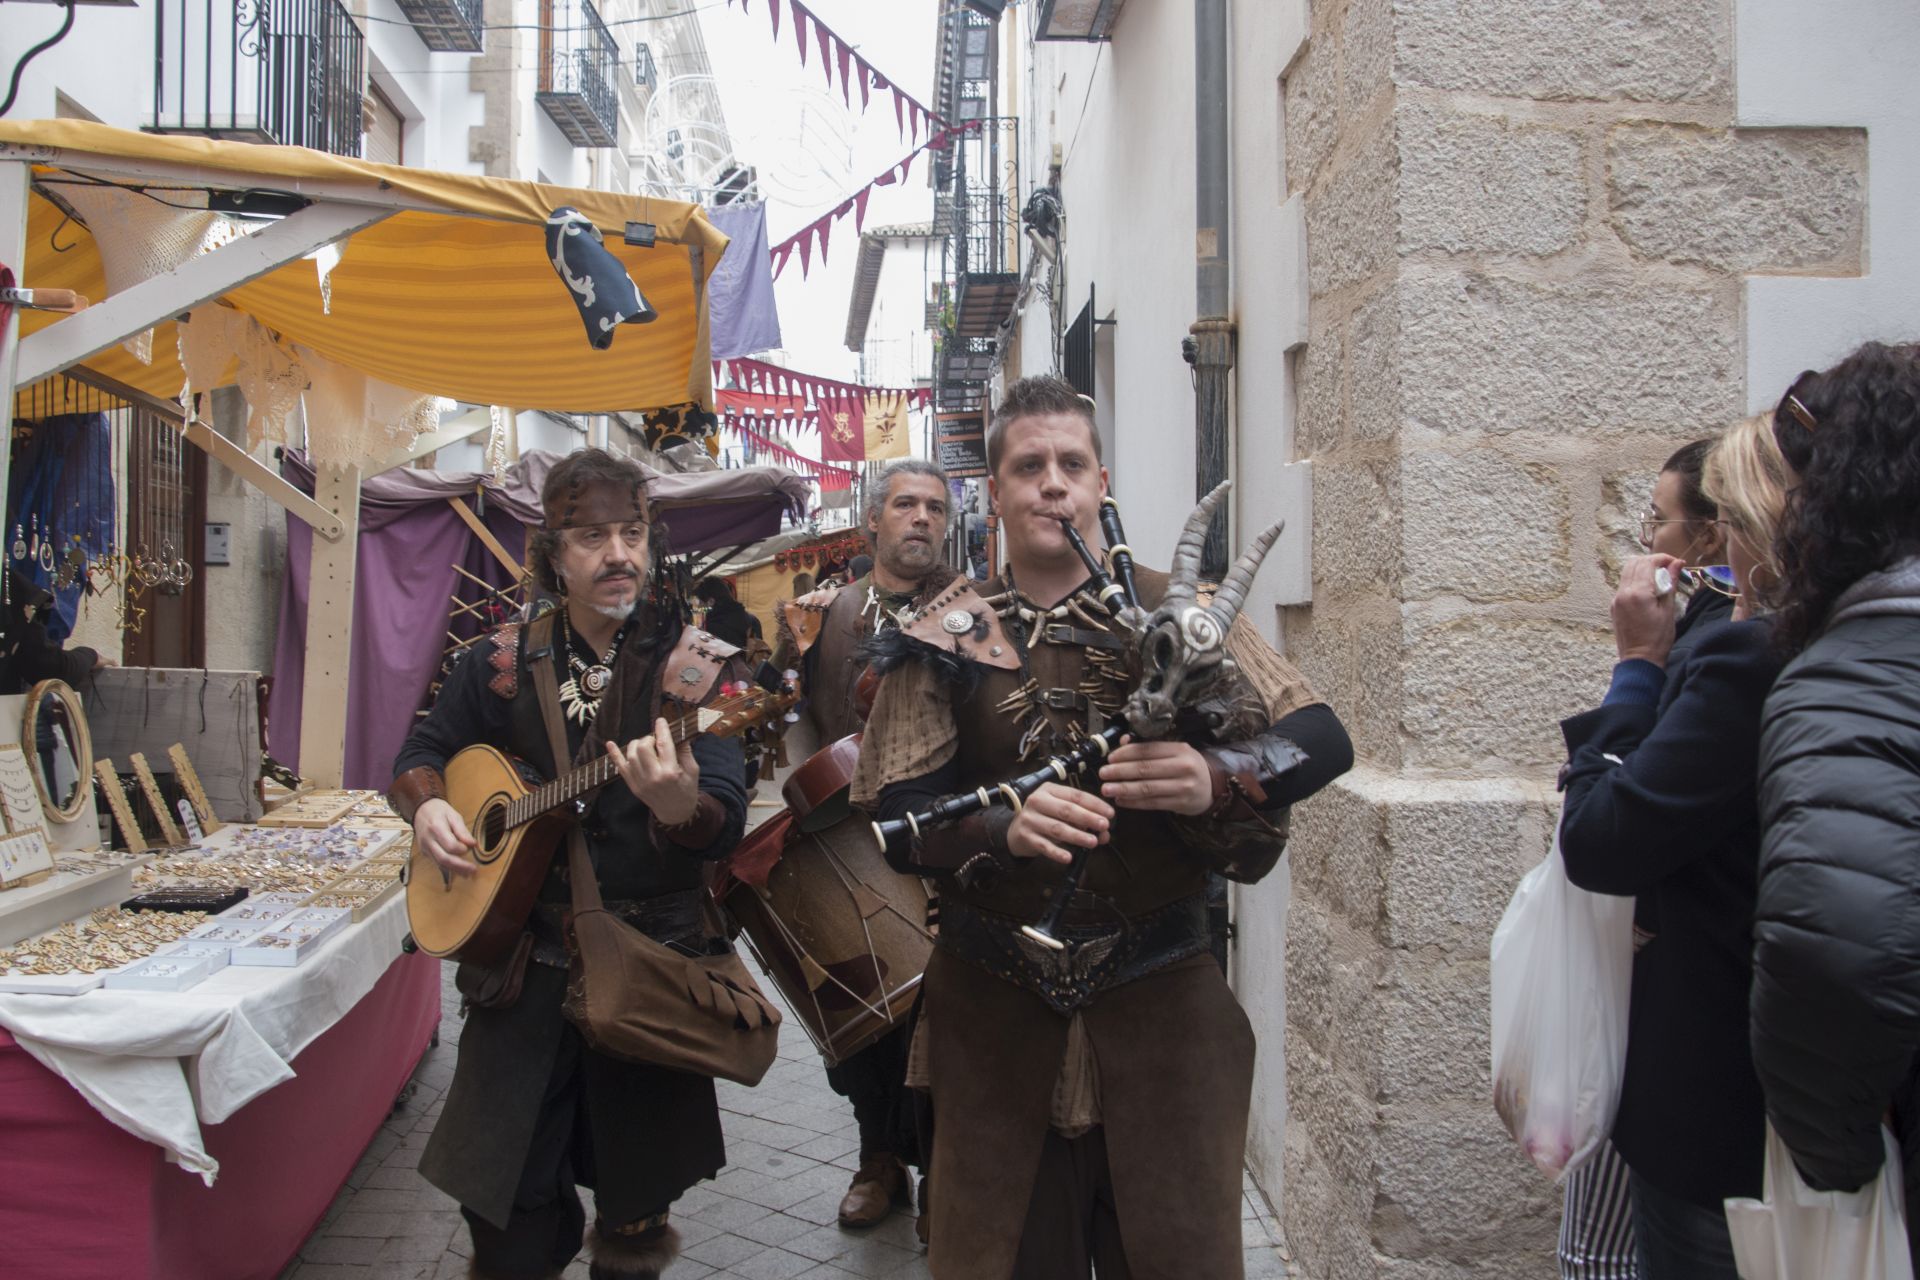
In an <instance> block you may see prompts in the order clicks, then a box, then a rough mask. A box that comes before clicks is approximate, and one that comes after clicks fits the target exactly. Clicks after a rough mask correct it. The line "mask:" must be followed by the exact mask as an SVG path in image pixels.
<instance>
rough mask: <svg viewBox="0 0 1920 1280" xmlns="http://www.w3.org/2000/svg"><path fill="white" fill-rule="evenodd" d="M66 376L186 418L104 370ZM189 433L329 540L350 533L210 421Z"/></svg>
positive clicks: (189, 426)
mask: <svg viewBox="0 0 1920 1280" xmlns="http://www.w3.org/2000/svg"><path fill="white" fill-rule="evenodd" d="M66 376H67V377H69V378H71V379H73V380H74V381H75V382H84V383H86V384H87V385H88V386H90V387H97V388H99V389H100V390H101V391H104V392H106V393H107V394H108V395H111V396H118V397H120V399H122V400H125V401H126V402H127V403H129V404H138V405H144V406H145V407H146V408H148V409H151V410H152V411H153V412H155V413H158V414H163V415H165V416H166V417H168V418H171V419H172V420H173V421H175V422H180V421H182V420H183V419H182V415H181V413H180V406H179V405H178V404H177V403H175V402H174V401H172V400H162V399H161V398H160V397H159V396H156V395H149V394H148V393H147V392H145V391H142V390H141V389H140V388H138V387H130V386H128V385H127V384H126V383H124V382H121V381H120V380H119V379H117V378H109V377H108V376H107V375H106V374H104V373H95V372H94V371H93V370H91V369H89V368H87V367H86V366H84V365H76V366H74V367H73V368H71V369H68V370H66ZM186 435H187V442H188V443H189V444H192V445H193V446H195V447H196V448H198V449H200V450H202V451H203V452H205V453H208V454H211V455H212V456H213V457H214V458H215V459H216V460H218V461H219V463H220V464H221V465H222V466H224V467H225V468H226V469H227V470H229V471H231V472H233V474H235V475H236V476H239V477H240V478H241V479H242V480H244V481H246V482H247V483H248V484H250V485H252V486H253V487H254V488H256V489H258V490H259V491H260V492H261V493H263V494H265V495H266V496H267V497H268V498H269V499H271V500H272V501H273V502H275V503H278V504H279V505H280V506H282V507H285V508H286V509H287V510H288V511H289V512H291V513H293V514H294V515H296V516H298V517H299V518H300V519H302V520H304V521H306V522H307V524H309V525H311V526H312V527H313V531H314V532H315V533H317V534H319V535H320V536H321V537H323V538H325V539H327V541H329V542H335V541H338V540H339V538H340V536H341V535H342V534H344V533H345V532H346V527H345V526H344V525H342V524H341V523H340V521H339V520H338V519H336V518H335V517H334V514H333V513H332V512H331V511H328V510H327V509H326V508H325V507H323V506H321V505H320V504H319V503H317V502H315V501H314V500H313V499H312V498H309V497H308V496H307V495H306V494H304V493H302V492H301V491H300V489H299V487H298V486H296V485H293V484H290V483H288V482H287V481H286V480H285V479H284V478H283V477H282V476H281V475H280V473H279V472H277V471H275V470H274V469H273V468H272V467H269V466H268V465H267V464H266V463H264V462H261V461H260V460H259V459H258V458H255V457H254V456H253V455H252V454H250V453H248V452H247V451H246V450H245V449H242V448H241V447H240V446H239V445H237V444H235V443H234V442H233V441H231V440H229V439H227V438H226V437H225V436H223V435H221V434H220V433H219V432H218V431H215V430H214V429H213V428H212V427H210V426H208V425H207V424H206V423H204V422H201V421H199V420H198V419H195V420H194V421H192V422H189V423H186Z"/></svg>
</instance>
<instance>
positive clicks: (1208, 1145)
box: [923, 948, 1254, 1280]
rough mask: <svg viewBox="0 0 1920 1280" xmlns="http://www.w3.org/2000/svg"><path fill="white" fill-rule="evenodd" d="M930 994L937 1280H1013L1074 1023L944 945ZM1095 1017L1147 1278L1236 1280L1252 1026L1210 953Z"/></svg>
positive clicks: (1092, 1029)
mask: <svg viewBox="0 0 1920 1280" xmlns="http://www.w3.org/2000/svg"><path fill="white" fill-rule="evenodd" d="M923 990H924V992H925V1000H926V1010H927V1015H928V1017H927V1027H926V1045H925V1050H926V1054H927V1076H928V1080H929V1083H930V1085H931V1089H932V1093H933V1111H934V1125H933V1131H934V1133H933V1159H932V1165H931V1168H930V1170H929V1173H930V1175H931V1177H932V1180H933V1188H934V1189H933V1193H932V1197H931V1199H932V1206H931V1207H932V1212H933V1223H932V1228H933V1231H932V1251H931V1255H930V1257H929V1259H928V1262H929V1265H930V1268H931V1270H932V1271H933V1274H934V1275H935V1276H937V1277H939V1280H1007V1277H1008V1276H1010V1275H1011V1274H1012V1272H1013V1265H1014V1257H1015V1253H1016V1250H1017V1249H1018V1246H1019V1241H1020V1233H1021V1230H1022V1227H1023V1226H1024V1224H1025V1221H1026V1215H1027V1204H1028V1201H1029V1200H1030V1199H1031V1197H1032V1194H1033V1179H1034V1175H1035V1170H1036V1168H1037V1166H1038V1164H1039V1161H1040V1151H1041V1147H1042V1145H1043V1143H1044V1141H1045V1138H1046V1133H1047V1126H1048V1116H1049V1113H1050V1110H1051V1104H1052V1099H1053V1091H1054V1085H1055V1082H1056V1080H1057V1079H1058V1077H1059V1074H1060V1063H1061V1059H1062V1057H1063V1056H1064V1055H1065V1053H1066V1047H1067V1028H1068V1020H1067V1019H1066V1018H1064V1017H1062V1016H1060V1015H1059V1014H1057V1013H1055V1012H1054V1011H1053V1010H1052V1009H1050V1008H1048V1007H1047V1005H1046V1004H1045V1003H1044V1002H1042V1001H1041V1000H1040V999H1039V998H1038V997H1036V996H1034V995H1031V994H1030V993H1028V992H1027V991H1025V990H1022V989H1021V988H1019V987H1016V986H1014V985H1012V984H1011V983H1007V982H1003V981H1001V980H1000V979H998V978H995V977H992V976H991V975H989V974H987V973H985V972H983V971H981V970H979V969H976V968H974V967H972V966H971V965H968V964H967V963H966V962H964V961H961V960H956V959H955V958H954V957H952V956H951V955H948V954H946V953H944V952H942V951H940V950H939V949H937V948H936V949H935V951H934V954H933V959H932V962H931V963H930V964H929V965H928V966H927V973H926V978H925V982H924V987H923ZM1082 1015H1083V1017H1084V1019H1085V1027H1086V1031H1087V1034H1088V1037H1089V1039H1090V1041H1091V1044H1092V1049H1093V1056H1094V1060H1095V1063H1096V1069H1097V1071H1098V1073H1099V1096H1100V1105H1101V1111H1102V1113H1103V1117H1104V1123H1105V1130H1106V1144H1107V1154H1108V1160H1109V1162H1110V1165H1111V1168H1112V1175H1113V1190H1114V1199H1115V1202H1116V1205H1117V1208H1118V1216H1119V1220H1120V1234H1121V1239H1122V1241H1123V1243H1124V1245H1125V1248H1126V1255H1127V1263H1128V1266H1129V1267H1130V1268H1131V1270H1132V1273H1133V1276H1134V1278H1135V1280H1176V1278H1177V1280H1189V1278H1190V1277H1194V1276H1206V1277H1208V1278H1209V1280H1236V1278H1237V1277H1239V1276H1240V1275H1241V1274H1242V1267H1241V1263H1242V1255H1241V1251H1240V1195H1241V1191H1240V1188H1241V1169H1242V1166H1243V1162H1244V1159H1245V1151H1246V1138H1247V1109H1248V1106H1249V1103H1250V1101H1251V1097H1252V1091H1253V1053H1254V1039H1253V1029H1252V1027H1251V1026H1249V1025H1248V1022H1247V1017H1246V1014H1245V1013H1244V1012H1243V1011H1242V1010H1241V1008H1240V1006H1239V1004H1238V1003H1237V1002H1236V1001H1235V1000H1234V998H1233V993H1232V991H1230V990H1229V989H1228V987H1227V984H1226V981H1225V979H1223V978H1222V977H1221V976H1220V970H1219V968H1218V966H1216V965H1215V964H1214V961H1213V959H1212V957H1211V956H1195V957H1193V958H1192V959H1189V960H1183V961H1181V962H1179V963H1178V964H1174V965H1171V966H1169V967H1167V968H1165V969H1162V970H1161V971H1159V972H1158V973H1154V974H1150V975H1148V976H1147V977H1145V978H1141V979H1139V980H1138V981H1135V982H1130V983H1127V984H1126V985H1124V986H1120V987H1116V988H1114V989H1112V990H1110V991H1106V992H1103V993H1102V994H1101V995H1100V997H1099V998H1098V999H1097V1000H1095V1001H1094V1003H1093V1004H1091V1005H1089V1006H1088V1007H1087V1008H1085V1009H1084V1010H1083V1011H1082ZM1061 1228H1062V1229H1072V1228H1071V1226H1070V1225H1069V1224H1064V1223H1063V1224H1061Z"/></svg>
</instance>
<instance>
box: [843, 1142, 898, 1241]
mask: <svg viewBox="0 0 1920 1280" xmlns="http://www.w3.org/2000/svg"><path fill="white" fill-rule="evenodd" d="M912 1203H913V1179H912V1178H911V1177H910V1176H909V1175H908V1173H907V1167H906V1166H905V1165H903V1164H901V1163H900V1162H899V1161H898V1160H896V1159H895V1158H894V1157H893V1156H891V1155H888V1154H886V1153H884V1152H883V1153H881V1154H879V1155H867V1156H862V1157H861V1158H860V1171H859V1172H858V1173H856V1174H854V1175H853V1185H851V1186H849V1187H848V1188H847V1194H846V1196H845V1197H844V1198H842V1199H841V1201H840V1225H841V1226H843V1227H877V1226H879V1225H880V1224H881V1223H882V1222H885V1221H886V1218H887V1215H888V1214H889V1213H891V1212H892V1211H893V1209H894V1207H895V1206H896V1205H909V1204H912Z"/></svg>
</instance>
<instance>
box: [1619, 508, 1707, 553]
mask: <svg viewBox="0 0 1920 1280" xmlns="http://www.w3.org/2000/svg"><path fill="white" fill-rule="evenodd" d="M1725 523H1726V521H1724V520H1703V519H1701V518H1699V517H1698V516H1675V517H1673V518H1671V519H1667V518H1664V517H1662V516H1660V515H1658V514H1656V513H1655V512H1653V511H1651V510H1649V511H1648V512H1646V514H1644V515H1642V516H1641V517H1640V544H1641V545H1642V546H1649V547H1650V546H1652V545H1653V536H1654V534H1655V532H1657V531H1658V530H1659V528H1660V526H1661V525H1663V524H1709V525H1722V524H1725Z"/></svg>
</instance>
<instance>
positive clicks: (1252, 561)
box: [1207, 520, 1287, 630]
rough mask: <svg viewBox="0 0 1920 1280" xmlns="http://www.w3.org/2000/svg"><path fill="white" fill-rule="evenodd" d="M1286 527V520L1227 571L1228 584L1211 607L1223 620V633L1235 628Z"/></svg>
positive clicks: (1217, 593)
mask: <svg viewBox="0 0 1920 1280" xmlns="http://www.w3.org/2000/svg"><path fill="white" fill-rule="evenodd" d="M1286 527H1287V522H1286V521H1285V520H1282V521H1281V522H1280V523H1278V524H1276V525H1273V526H1272V527H1271V528H1269V529H1268V530H1267V531H1266V532H1265V533H1263V534H1261V535H1260V536H1259V537H1257V538H1255V539H1254V540H1253V545H1252V546H1251V547H1248V548H1247V550H1246V553H1245V554H1244V555H1242V556H1241V557H1240V558H1239V559H1238V560H1236V561H1234V563H1233V568H1231V569H1229V570H1227V578H1226V581H1224V582H1222V583H1221V584H1220V589H1219V590H1218V591H1216V592H1214V593H1213V600H1212V602H1211V603H1210V604H1209V605H1208V606H1207V607H1208V608H1209V609H1211V610H1213V612H1214V615H1215V616H1216V617H1218V618H1219V619H1220V626H1221V628H1222V629H1223V630H1224V629H1225V628H1227V627H1229V626H1232V625H1233V620H1234V618H1235V617H1236V616H1237V615H1238V614H1239V612H1240V608H1241V606H1242V605H1244V604H1246V602H1247V592H1249V591H1251V590H1252V589H1253V575H1255V574H1256V573H1259V572H1260V562H1261V561H1262V560H1265V559H1266V558H1267V551H1268V549H1269V548H1271V547H1272V546H1273V544H1274V542H1275V540H1276V539H1278V538H1279V537H1280V531H1281V530H1282V529H1284V528H1286Z"/></svg>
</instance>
